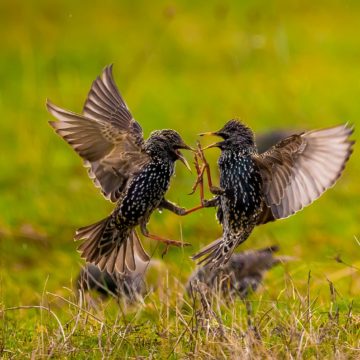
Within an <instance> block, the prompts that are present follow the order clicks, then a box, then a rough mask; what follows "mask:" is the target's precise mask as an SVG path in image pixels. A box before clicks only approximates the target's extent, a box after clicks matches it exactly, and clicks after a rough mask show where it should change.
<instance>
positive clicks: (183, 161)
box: [176, 148, 192, 172]
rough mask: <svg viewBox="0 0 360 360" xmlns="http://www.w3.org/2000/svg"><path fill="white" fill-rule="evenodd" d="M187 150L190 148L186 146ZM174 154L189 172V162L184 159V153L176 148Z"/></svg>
mask: <svg viewBox="0 0 360 360" xmlns="http://www.w3.org/2000/svg"><path fill="white" fill-rule="evenodd" d="M186 149H188V150H192V149H191V148H186ZM176 155H177V156H178V159H179V160H180V161H181V162H182V163H183V164H184V165H185V166H186V167H187V169H188V170H189V171H190V172H191V167H190V165H189V163H188V162H187V160H186V159H185V157H184V155H183V154H182V153H181V152H180V151H178V150H176Z"/></svg>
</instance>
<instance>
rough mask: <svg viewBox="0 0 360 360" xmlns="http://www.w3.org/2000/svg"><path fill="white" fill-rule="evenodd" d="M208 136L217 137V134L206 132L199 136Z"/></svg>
mask: <svg viewBox="0 0 360 360" xmlns="http://www.w3.org/2000/svg"><path fill="white" fill-rule="evenodd" d="M207 135H214V136H217V133H216V132H213V131H208V132H204V133H201V134H199V136H207Z"/></svg>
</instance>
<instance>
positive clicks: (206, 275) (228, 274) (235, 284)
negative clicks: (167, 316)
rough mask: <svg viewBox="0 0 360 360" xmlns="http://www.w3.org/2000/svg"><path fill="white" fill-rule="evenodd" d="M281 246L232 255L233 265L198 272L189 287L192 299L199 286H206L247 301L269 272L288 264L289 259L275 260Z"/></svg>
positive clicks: (189, 282) (222, 293)
mask: <svg viewBox="0 0 360 360" xmlns="http://www.w3.org/2000/svg"><path fill="white" fill-rule="evenodd" d="M278 250H279V248H278V246H271V247H267V248H264V249H261V250H249V251H245V252H242V253H238V254H232V255H231V256H230V259H229V261H228V262H227V263H226V264H225V265H224V266H223V267H222V268H217V269H214V270H212V269H211V266H210V264H208V265H205V266H202V267H200V268H198V269H197V270H195V271H194V273H193V274H192V275H191V276H190V280H189V281H188V284H187V286H186V289H187V292H188V294H189V295H191V293H192V292H193V291H194V290H195V291H196V289H198V288H199V285H201V286H202V288H203V287H204V286H203V285H205V286H206V288H207V289H208V290H210V293H211V292H217V291H219V292H220V294H221V295H222V296H224V297H227V296H229V297H235V296H239V297H240V298H241V299H245V298H246V297H247V296H248V295H249V293H251V292H254V291H256V289H257V288H258V287H259V285H260V284H261V282H262V279H263V277H264V274H265V272H266V271H268V270H270V269H271V268H272V267H274V266H275V265H277V264H279V263H284V262H287V261H289V260H290V259H291V257H289V256H276V257H275V256H274V255H273V254H274V252H276V251H278Z"/></svg>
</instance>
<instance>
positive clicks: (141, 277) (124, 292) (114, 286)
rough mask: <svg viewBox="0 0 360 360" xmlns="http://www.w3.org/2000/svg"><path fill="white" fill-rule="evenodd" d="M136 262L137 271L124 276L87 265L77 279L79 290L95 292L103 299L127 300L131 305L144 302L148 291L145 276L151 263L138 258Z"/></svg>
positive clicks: (126, 273)
mask: <svg viewBox="0 0 360 360" xmlns="http://www.w3.org/2000/svg"><path fill="white" fill-rule="evenodd" d="M135 262H136V270H135V271H128V272H125V273H123V274H121V273H118V272H114V273H112V274H110V273H109V272H107V271H106V270H104V271H101V270H100V269H99V268H98V267H97V266H96V265H94V264H86V265H85V266H84V267H83V268H82V269H81V271H80V274H79V277H78V279H77V282H76V285H77V289H78V290H81V291H83V292H89V291H95V292H97V293H99V294H100V295H101V296H102V297H103V298H106V297H109V296H112V297H115V298H119V299H125V300H126V301H128V302H129V303H135V302H137V301H139V300H142V299H143V297H144V296H145V295H146V293H147V291H148V289H147V285H146V280H145V275H146V272H147V270H148V267H149V266H150V262H144V261H142V260H141V259H140V258H138V257H136V258H135Z"/></svg>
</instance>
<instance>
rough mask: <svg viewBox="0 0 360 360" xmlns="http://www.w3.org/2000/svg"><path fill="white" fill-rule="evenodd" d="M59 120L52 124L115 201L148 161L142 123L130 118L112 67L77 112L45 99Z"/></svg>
mask: <svg viewBox="0 0 360 360" xmlns="http://www.w3.org/2000/svg"><path fill="white" fill-rule="evenodd" d="M46 106H47V109H48V111H49V112H50V113H51V114H52V115H53V116H54V117H55V118H57V119H58V120H59V121H51V122H50V124H51V126H52V127H53V128H54V129H55V131H56V132H57V133H58V134H59V135H60V136H61V137H62V138H63V139H64V140H65V141H66V142H67V143H69V144H70V145H71V146H72V148H73V149H74V150H75V151H76V152H77V153H78V154H79V155H80V156H81V157H82V158H83V159H84V165H85V166H86V167H87V168H88V171H89V176H90V178H91V179H92V180H93V181H94V183H95V185H96V186H97V187H99V188H101V190H102V193H103V194H104V196H105V197H106V198H107V199H109V200H111V201H113V202H115V201H116V200H118V199H119V197H120V194H121V192H122V191H123V189H124V188H125V186H126V183H127V181H128V179H129V178H130V177H131V176H132V175H133V174H134V173H136V172H137V171H138V170H139V169H140V168H141V167H142V166H144V165H145V164H146V163H147V162H148V161H149V157H148V155H147V154H146V153H145V152H144V151H143V144H144V139H143V134H142V129H141V126H140V125H139V124H138V122H136V121H135V119H133V117H132V115H131V113H130V111H129V110H128V108H127V106H126V104H125V102H124V100H123V99H122V97H121V95H120V93H119V91H118V89H117V88H116V85H115V83H114V80H113V77H112V66H111V65H110V66H108V67H106V68H105V69H104V71H103V73H102V75H101V76H100V77H98V78H97V79H96V80H95V81H94V82H93V84H92V87H91V90H90V92H89V94H88V97H87V100H86V102H85V105H84V109H83V115H78V114H75V113H73V112H70V111H68V110H64V109H61V108H60V107H58V106H56V105H54V104H52V103H51V102H50V101H47V104H46Z"/></svg>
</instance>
